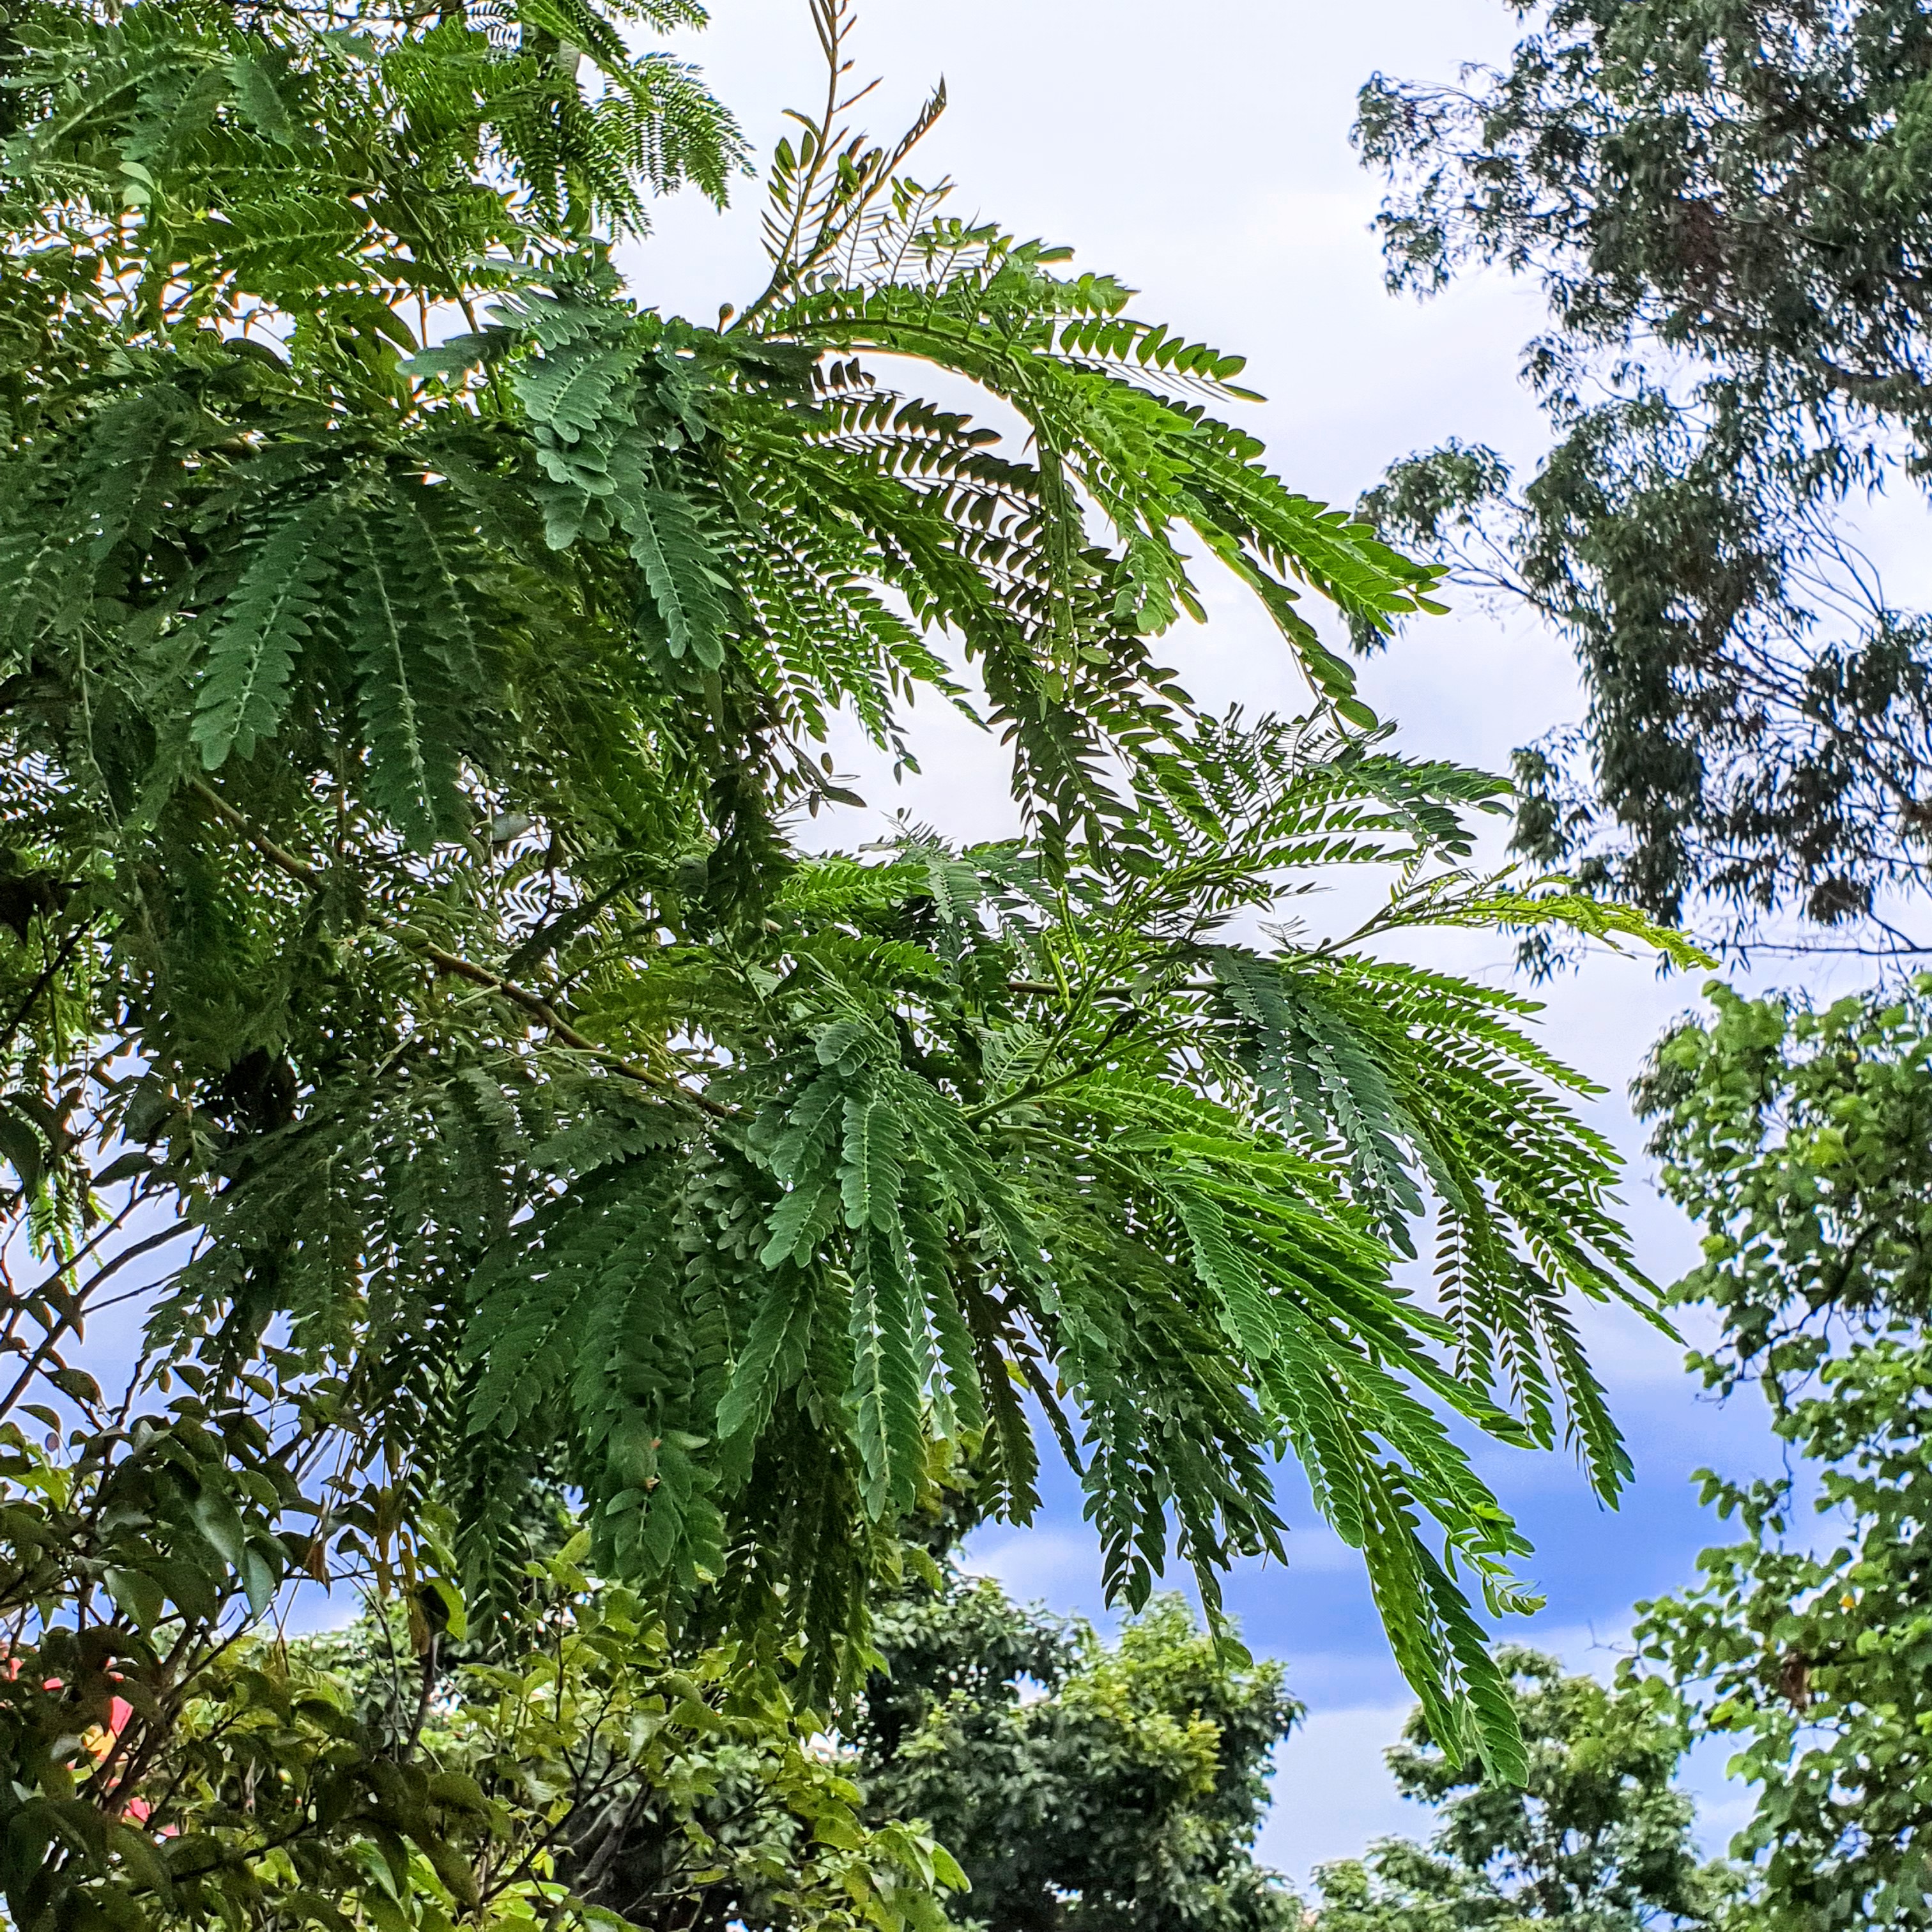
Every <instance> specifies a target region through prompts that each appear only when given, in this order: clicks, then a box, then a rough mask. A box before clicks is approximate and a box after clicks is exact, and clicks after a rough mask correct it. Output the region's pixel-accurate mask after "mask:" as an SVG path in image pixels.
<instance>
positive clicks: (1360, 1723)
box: [1256, 1700, 1429, 1887]
mask: <svg viewBox="0 0 1932 1932" xmlns="http://www.w3.org/2000/svg"><path fill="white" fill-rule="evenodd" d="M1409 1709H1410V1706H1409V1703H1408V1702H1407V1700H1405V1701H1404V1702H1403V1703H1400V1704H1376V1705H1367V1706H1361V1707H1359V1708H1358V1709H1352V1710H1346V1711H1318V1712H1316V1713H1315V1714H1314V1715H1313V1716H1311V1717H1310V1718H1309V1719H1308V1720H1307V1722H1306V1723H1304V1724H1303V1725H1302V1726H1301V1728H1300V1729H1298V1730H1296V1731H1295V1733H1293V1734H1292V1736H1290V1737H1289V1739H1287V1741H1286V1742H1285V1743H1283V1745H1280V1747H1279V1748H1277V1751H1276V1752H1275V1772H1274V1808H1273V1809H1272V1810H1271V1811H1270V1812H1269V1814H1268V1822H1267V1823H1266V1824H1265V1825H1264V1826H1262V1833H1261V1837H1260V1839H1259V1842H1258V1843H1257V1844H1256V1855H1257V1857H1258V1858H1259V1859H1260V1861H1261V1862H1262V1864H1266V1865H1271V1866H1273V1867H1274V1868H1275V1869H1276V1870H1278V1871H1280V1872H1283V1873H1286V1875H1287V1876H1288V1877H1289V1879H1290V1880H1291V1882H1293V1883H1294V1884H1295V1885H1297V1886H1300V1887H1306V1886H1307V1884H1308V1881H1309V1874H1310V1872H1311V1871H1312V1870H1313V1868H1314V1867H1316V1865H1318V1864H1324V1863H1326V1862H1327V1861H1329V1860H1331V1859H1334V1858H1354V1857H1356V1856H1357V1855H1359V1854H1360V1853H1361V1852H1364V1851H1366V1850H1367V1849H1368V1847H1369V1846H1370V1844H1371V1843H1373V1842H1374V1841H1375V1840H1376V1839H1377V1838H1391V1837H1403V1838H1427V1835H1428V1832H1429V1814H1428V1812H1427V1811H1425V1810H1424V1808H1422V1807H1421V1806H1420V1805H1411V1804H1409V1803H1407V1802H1406V1801H1405V1800H1404V1799H1402V1798H1400V1796H1397V1792H1396V1788H1395V1785H1394V1781H1393V1780H1392V1779H1391V1778H1390V1776H1389V1773H1388V1766H1387V1765H1386V1764H1385V1763H1384V1762H1383V1754H1384V1753H1385V1751H1387V1750H1388V1748H1389V1746H1390V1745H1392V1744H1394V1742H1396V1741H1397V1739H1398V1738H1400V1736H1401V1735H1402V1727H1403V1723H1404V1721H1406V1719H1407V1718H1408V1716H1409Z"/></svg>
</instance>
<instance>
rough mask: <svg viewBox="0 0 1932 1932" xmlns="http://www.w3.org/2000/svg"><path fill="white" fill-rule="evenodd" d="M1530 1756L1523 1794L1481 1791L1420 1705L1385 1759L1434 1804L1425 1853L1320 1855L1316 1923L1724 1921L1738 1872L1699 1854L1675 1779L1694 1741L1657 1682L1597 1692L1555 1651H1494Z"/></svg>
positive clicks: (1497, 1931)
mask: <svg viewBox="0 0 1932 1932" xmlns="http://www.w3.org/2000/svg"><path fill="white" fill-rule="evenodd" d="M1501 1661H1502V1664H1503V1665H1504V1667H1505V1669H1506V1670H1508V1672H1509V1673H1510V1684H1511V1697H1512V1698H1513V1700H1514V1703H1515V1706H1516V1709H1517V1715H1518V1717H1519V1719H1520V1722H1521V1724H1522V1727H1523V1741H1524V1743H1525V1745H1526V1748H1527V1751H1528V1754H1529V1774H1528V1776H1527V1777H1526V1779H1525V1781H1524V1783H1523V1788H1522V1789H1521V1790H1505V1789H1502V1788H1500V1787H1494V1786H1483V1785H1481V1784H1478V1781H1476V1780H1475V1778H1472V1777H1470V1776H1469V1775H1467V1774H1466V1773H1465V1772H1463V1771H1461V1770H1459V1769H1457V1767H1456V1766H1455V1765H1454V1764H1453V1763H1451V1762H1450V1761H1448V1760H1447V1759H1445V1757H1444V1756H1443V1754H1442V1751H1440V1750H1439V1748H1437V1746H1436V1744H1435V1742H1434V1741H1433V1739H1432V1738H1431V1736H1430V1731H1429V1727H1428V1724H1427V1721H1426V1720H1425V1719H1424V1717H1423V1715H1422V1714H1421V1712H1418V1713H1417V1714H1416V1715H1415V1717H1414V1718H1412V1719H1411V1720H1410V1722H1409V1730H1408V1733H1407V1742H1406V1743H1404V1744H1402V1745H1398V1746H1397V1747H1396V1748H1395V1749H1394V1750H1393V1751H1391V1752H1390V1754H1389V1763H1390V1767H1391V1769H1392V1770H1393V1771H1394V1773H1395V1779H1396V1783H1397V1786H1398V1787H1400V1790H1401V1791H1402V1793H1403V1796H1405V1797H1408V1798H1413V1799H1420V1800H1421V1801H1422V1802H1424V1803H1425V1804H1428V1805H1434V1806H1436V1808H1437V1809H1438V1811H1439V1823H1438V1825H1437V1826H1436V1832H1435V1834H1434V1835H1433V1838H1431V1840H1430V1844H1429V1846H1428V1848H1427V1849H1424V1847H1423V1846H1420V1845H1417V1844H1412V1843H1409V1841H1406V1840H1405V1839H1400V1838H1391V1839H1385V1840H1384V1841H1382V1843H1380V1844H1379V1845H1378V1846H1376V1848H1375V1849H1374V1850H1373V1851H1372V1852H1370V1854H1369V1856H1368V1857H1367V1859H1366V1860H1365V1861H1359V1862H1358V1861H1349V1862H1347V1863H1343V1864H1331V1865H1325V1866H1324V1867H1322V1869H1321V1870H1320V1872H1319V1874H1318V1877H1319V1882H1320V1886H1321V1893H1322V1902H1321V1903H1320V1905H1319V1907H1318V1908H1317V1909H1316V1912H1315V1913H1314V1915H1313V1921H1312V1923H1313V1924H1314V1925H1315V1926H1316V1927H1319V1928H1320V1932H1464V1928H1469V1932H1475V1928H1478V1927H1481V1928H1487V1929H1488V1932H1517V1928H1518V1927H1529V1926H1532V1925H1548V1926H1552V1927H1559V1928H1561V1929H1562V1932H1664V1928H1665V1927H1683V1928H1687V1932H1688V1928H1690V1927H1705V1926H1718V1925H1728V1924H1730V1923H1731V1922H1732V1921H1731V1920H1730V1918H1729V1917H1728V1916H1727V1909H1728V1906H1729V1902H1730V1898H1731V1896H1732V1894H1733V1892H1734V1891H1735V1889H1736V1886H1735V1880H1734V1876H1733V1873H1730V1871H1729V1870H1727V1868H1726V1867H1723V1866H1721V1865H1715V1864H1713V1865H1703V1864H1700V1862H1699V1861H1698V1858H1697V1853H1696V1851H1695V1849H1694V1847H1693V1845H1692V1843H1691V1823H1692V1815H1693V1807H1692V1805H1691V1801H1690V1799H1688V1798H1686V1797H1685V1796H1683V1795H1682V1793H1680V1792H1678V1791H1676V1790H1673V1787H1672V1785H1671V1777H1672V1775H1673V1772H1675V1771H1676V1769H1677V1765H1678V1762H1679V1759H1680V1758H1681V1757H1682V1755H1683V1753H1684V1749H1685V1745H1686V1743H1687V1742H1688V1733H1687V1731H1686V1728H1685V1724H1684V1721H1683V1719H1682V1715H1681V1714H1680V1713H1679V1712H1678V1710H1677V1709H1676V1706H1675V1705H1674V1704H1673V1702H1672V1700H1671V1699H1670V1697H1669V1696H1668V1695H1667V1694H1665V1693H1664V1687H1663V1685H1661V1684H1660V1683H1658V1682H1645V1681H1642V1680H1639V1681H1636V1682H1625V1683H1621V1684H1619V1686H1618V1688H1616V1689H1615V1690H1609V1689H1607V1688H1605V1687H1604V1685H1601V1684H1600V1683H1598V1682H1597V1681H1596V1680H1595V1679H1594V1678H1590V1677H1565V1676H1564V1675H1563V1674H1562V1669H1561V1667H1560V1666H1559V1664H1557V1663H1556V1660H1555V1659H1554V1658H1548V1657H1541V1656H1539V1655H1537V1654H1536V1653H1535V1652H1532V1651H1526V1650H1511V1651H1509V1652H1505V1654H1504V1655H1503V1657H1502V1659H1501Z"/></svg>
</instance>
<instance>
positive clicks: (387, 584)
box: [347, 517, 460, 850]
mask: <svg viewBox="0 0 1932 1932" xmlns="http://www.w3.org/2000/svg"><path fill="white" fill-rule="evenodd" d="M385 536H386V532H383V534H382V535H378V533H377V532H376V531H375V530H374V529H371V525H370V522H369V520H368V518H366V517H358V518H356V520H355V523H354V527H353V534H352V535H351V536H350V572H349V579H348V583H349V589H350V596H351V598H352V600H353V601H351V604H350V618H349V622H348V625H347V634H348V644H349V650H350V656H351V658H353V661H354V662H355V664H356V691H357V696H358V699H359V703H360V708H361V710H362V717H363V719H364V721H365V731H366V733H367V735H368V743H369V793H370V796H371V799H372V800H373V801H374V803H375V804H376V805H377V808H379V809H380V811H383V813H384V814H385V815H386V817H388V818H389V820H390V821H391V822H392V823H393V824H394V825H395V826H396V828H397V829H398V831H400V832H401V833H402V834H403V835H404V838H407V840H408V841H410V844H413V845H414V846H415V847H417V848H418V849H419V850H427V849H428V847H430V846H431V845H432V844H434V843H435V841H436V840H437V838H438V837H439V836H440V835H448V833H449V832H450V831H451V830H452V829H453V827H454V826H455V824H456V823H457V822H458V821H457V796H456V778H457V751H456V743H457V739H458V733H459V731H460V725H459V724H458V718H457V715H456V712H457V693H456V691H455V689H454V688H453V686H452V680H451V679H450V676H449V669H448V667H447V665H446V663H445V662H443V661H441V652H439V651H438V650H437V649H436V647H435V646H434V644H433V643H431V633H430V631H429V626H428V624H426V623H425V621H424V619H425V616H426V615H427V614H428V613H425V611H424V610H422V607H421V605H420V603H419V600H418V597H417V595H416V585H415V584H414V583H412V582H411V581H410V578H409V577H408V576H407V575H406V574H405V573H404V570H403V569H402V568H401V565H400V563H399V559H398V553H397V552H396V551H395V550H393V549H392V548H391V547H389V545H388V544H387V543H386V541H384V540H383V539H384V537H385Z"/></svg>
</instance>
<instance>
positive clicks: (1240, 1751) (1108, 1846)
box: [850, 1571, 1299, 1932]
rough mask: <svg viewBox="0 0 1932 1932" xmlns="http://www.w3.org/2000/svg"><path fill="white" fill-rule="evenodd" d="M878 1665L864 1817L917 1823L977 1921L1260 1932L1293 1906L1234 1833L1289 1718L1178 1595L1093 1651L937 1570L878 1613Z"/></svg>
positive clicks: (1243, 1826)
mask: <svg viewBox="0 0 1932 1932" xmlns="http://www.w3.org/2000/svg"><path fill="white" fill-rule="evenodd" d="M877 1639H878V1642H879V1644H880V1652H881V1654H882V1655H883V1660H884V1667H883V1670H881V1671H880V1672H878V1673H876V1674H874V1676H873V1678H872V1679H871V1682H870V1684H869V1685H868V1688H867V1691H866V1694H865V1701H864V1703H863V1705H862V1707H861V1711H860V1715H859V1718H858V1720H857V1721H856V1724H854V1726H853V1728H852V1729H851V1730H850V1742H851V1743H852V1745H853V1748H854V1750H855V1751H856V1754H857V1759H858V1763H857V1767H856V1775H858V1777H859V1780H860V1781H861V1783H862V1785H863V1787H864V1789H865V1802H866V1811H867V1814H868V1816H869V1817H873V1818H874V1819H882V1818H891V1817H904V1818H916V1819H918V1820H921V1821H922V1822H923V1823H925V1824H926V1826H928V1827H929V1829H931V1830H932V1833H933V1834H934V1835H935V1837H936V1838H938V1839H939V1840H940V1841H941V1843H944V1844H945V1845H946V1846H947V1848H948V1849H950V1850H951V1851H952V1852H953V1854H954V1855H956V1857H957V1858H959V1861H960V1864H962V1867H964V1868H965V1872H966V1874H967V1876H968V1877H969V1878H970V1879H971V1881H972V1890H971V1892H969V1893H968V1894H966V1895H965V1897H962V1898H960V1899H958V1900H955V1901H953V1904H952V1906H951V1907H950V1915H951V1916H952V1917H953V1919H954V1921H955V1922H956V1923H958V1924H963V1925H972V1926H980V1927H986V1928H989V1932H1101V1929H1102V1928H1108V1932H1136V1928H1141V1927H1145V1928H1148V1932H1154V1928H1165V1927H1199V1928H1201V1932H1275V1928H1286V1927H1292V1926H1294V1925H1295V1924H1297V1923H1298V1919H1299V1908H1298V1906H1297V1904H1296V1902H1295V1900H1294V1898H1293V1897H1292V1896H1291V1895H1290V1894H1289V1893H1287V1892H1286V1891H1283V1890H1282V1889H1281V1888H1280V1885H1279V1884H1278V1882H1277V1881H1276V1879H1275V1878H1274V1875H1273V1874H1272V1873H1268V1872H1267V1871H1265V1870H1262V1869H1261V1868H1260V1867H1258V1866H1256V1864H1254V1862H1253V1857H1252V1855H1251V1853H1250V1845H1251V1844H1252V1843H1253V1838H1254V1835H1255V1832H1256V1829H1258V1827H1259V1825H1260V1823H1261V1819H1262V1814H1263V1812H1264V1811H1265V1808H1266V1805H1267V1802H1268V1783H1267V1781H1268V1761H1269V1756H1270V1754H1271V1751H1272V1750H1273V1748H1274V1745H1276V1744H1277V1742H1280V1739H1282V1738H1283V1737H1284V1736H1286V1734H1287V1732H1288V1730H1289V1727H1290V1726H1291V1725H1292V1724H1293V1723H1294V1721H1295V1718H1296V1717H1297V1715H1298V1706H1296V1705H1295V1703H1294V1702H1293V1701H1292V1700H1291V1699H1290V1698H1289V1697H1287V1696H1286V1694H1285V1693H1284V1692H1283V1689H1282V1673H1281V1669H1280V1666H1279V1665H1277V1664H1261V1665H1256V1666H1238V1665H1235V1664H1232V1662H1231V1661H1229V1658H1227V1656H1226V1655H1225V1654H1223V1652H1220V1651H1219V1650H1217V1648H1216V1646H1214V1643H1212V1642H1211V1640H1209V1639H1208V1637H1206V1636H1205V1634H1203V1633H1202V1631H1200V1630H1199V1628H1198V1627H1197V1626H1196V1623H1195V1622H1194V1619H1193V1617H1192V1616H1190V1613H1189V1612H1188V1610H1187V1607H1186V1605H1185V1604H1183V1603H1182V1602H1181V1601H1180V1600H1179V1599H1178V1598H1172V1597H1166V1598H1160V1600H1158V1601H1157V1602H1156V1604H1154V1606H1153V1607H1151V1609H1150V1610H1148V1612H1147V1613H1145V1615H1144V1616H1142V1617H1140V1618H1139V1619H1135V1620H1133V1621H1132V1622H1129V1623H1128V1624H1127V1625H1126V1626H1125V1627H1124V1629H1123V1630H1122V1631H1121V1635H1120V1637H1119V1638H1118V1640H1117V1641H1116V1642H1115V1643H1112V1644H1104V1645H1103V1643H1100V1641H1099V1640H1098V1639H1097V1638H1096V1637H1095V1636H1094V1634H1093V1632H1092V1631H1091V1630H1090V1629H1088V1628H1086V1627H1085V1625H1081V1624H1078V1623H1070V1622H1066V1621H1064V1620H1062V1619H1058V1618H1053V1617H1049V1616H1046V1614H1045V1613H1043V1612H1041V1611H1040V1610H1022V1609H1020V1608H1019V1607H1018V1606H1016V1604H1013V1603H1012V1602H1010V1601H1009V1600H1008V1599H1007V1597H1006V1596H1005V1595H1004V1594H1003V1593H1002V1592H1001V1590H1000V1589H999V1588H998V1586H997V1585H995V1584H994V1583H991V1582H989V1581H986V1580H983V1579H974V1578H971V1577H964V1576H962V1575H960V1574H959V1573H958V1572H957V1571H949V1572H948V1573H947V1575H946V1577H945V1578H944V1587H943V1588H941V1589H932V1588H931V1587H930V1586H913V1587H912V1588H910V1589H909V1590H908V1591H907V1593H906V1594H904V1595H901V1597H900V1598H898V1600H897V1601H895V1602H892V1603H889V1604H887V1605H886V1607H884V1608H883V1609H882V1610H881V1611H880V1616H879V1621H878V1624H877Z"/></svg>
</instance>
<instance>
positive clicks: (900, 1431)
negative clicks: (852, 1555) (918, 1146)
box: [850, 1225, 926, 1520]
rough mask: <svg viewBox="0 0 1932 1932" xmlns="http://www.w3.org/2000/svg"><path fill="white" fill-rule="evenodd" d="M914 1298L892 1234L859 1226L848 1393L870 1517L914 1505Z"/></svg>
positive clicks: (917, 1449) (917, 1458)
mask: <svg viewBox="0 0 1932 1932" xmlns="http://www.w3.org/2000/svg"><path fill="white" fill-rule="evenodd" d="M911 1321H912V1307H911V1285H910V1283H909V1282H908V1280H907V1277H906V1271H905V1269H904V1265H903V1255H902V1251H901V1250H899V1249H898V1246H897V1244H896V1243H895V1241H894V1240H893V1238H892V1236H891V1235H888V1234H886V1232H883V1230H881V1229H879V1228H877V1227H876V1226H870V1225H868V1226H862V1227H861V1228H860V1229H859V1231H858V1234H857V1236H856V1239H855V1240H854V1241H853V1244H852V1314H851V1327H850V1334H851V1339H852V1394H853V1400H854V1403H855V1404H856V1412H857V1414H856V1420H857V1436H858V1445H859V1456H860V1458H861V1460H862V1463H863V1465H864V1469H865V1505H866V1508H867V1510H868V1512H869V1513H870V1514H871V1516H872V1517H874V1519H875V1520H877V1519H880V1518H885V1517H890V1516H892V1515H893V1514H898V1513H900V1512H902V1511H905V1510H907V1509H909V1508H910V1507H911V1505H912V1502H913V1498H914V1497H915V1496H916V1495H917V1494H918V1490H919V1472H920V1469H921V1466H922V1463H923V1462H924V1459H925V1448H926V1437H925V1431H924V1429H923V1427H922V1423H921V1418H920V1415H919V1384H920V1377H919V1369H918V1366H917V1364H916V1361H915V1358H914V1356H913V1341H912V1332H911Z"/></svg>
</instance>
